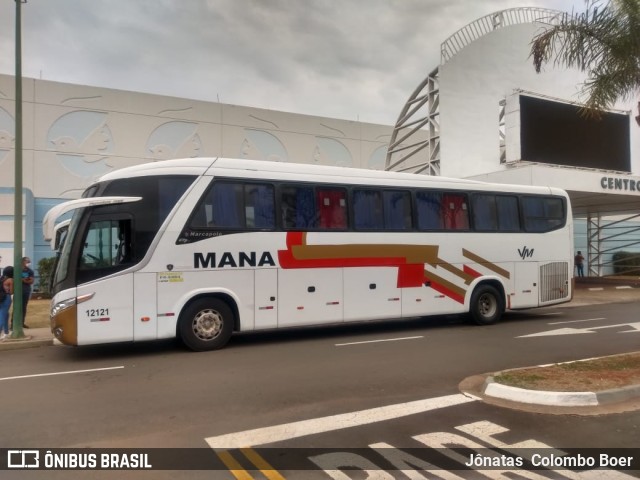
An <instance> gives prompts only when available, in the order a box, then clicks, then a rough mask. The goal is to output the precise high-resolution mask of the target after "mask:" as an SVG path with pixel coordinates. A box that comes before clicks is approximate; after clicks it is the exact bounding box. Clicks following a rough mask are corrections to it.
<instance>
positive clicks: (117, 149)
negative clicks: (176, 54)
mask: <svg viewBox="0 0 640 480" xmlns="http://www.w3.org/2000/svg"><path fill="white" fill-rule="evenodd" d="M14 112H15V79H14V77H13V76H9V75H0V200H1V205H0V255H2V257H3V258H4V261H3V263H4V265H7V264H8V262H7V260H8V259H10V258H12V257H13V253H12V251H13V185H14V165H15V161H14V139H15V122H14V118H13V117H14ZM390 136H391V127H390V126H387V125H375V124H367V123H361V122H354V121H348V120H339V119H332V118H323V117H314V116H309V115H299V114H292V113H286V112H279V111H273V110H264V109H257V108H251V107H244V106H238V105H226V104H221V103H211V102H202V101H197V100H190V99H185V98H174V97H164V96H158V95H149V94H144V93H138V92H127V91H120V90H111V89H104V88H95V87H88V86H82V85H72V84H63V83H56V82H50V81H44V80H36V79H24V81H23V147H24V148H23V185H24V189H25V191H26V192H27V196H26V197H25V217H24V219H25V234H24V238H25V245H24V251H25V253H26V254H27V255H29V256H32V257H33V260H34V262H35V263H36V265H37V261H38V260H39V259H40V258H43V257H46V256H51V251H50V249H49V246H48V245H47V244H45V243H44V241H43V240H42V232H41V230H40V227H41V221H42V217H43V216H44V213H46V211H47V210H48V208H50V207H51V206H53V205H55V204H56V203H59V202H60V201H62V199H71V198H78V197H79V196H80V195H81V193H82V191H83V190H84V189H85V188H86V187H87V186H88V185H89V184H90V183H92V182H93V181H95V180H96V179H97V178H99V177H100V176H101V175H103V174H105V173H107V172H109V171H111V170H114V169H118V168H122V167H126V166H130V165H137V164H140V163H145V162H153V161H158V160H165V159H171V158H185V157H204V156H212V157H213V156H226V157H234V158H249V159H254V160H274V161H282V162H295V163H308V164H322V165H341V166H345V167H359V168H373V169H383V168H384V160H385V155H386V148H387V144H388V142H389V138H390Z"/></svg>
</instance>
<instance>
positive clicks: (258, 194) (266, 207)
mask: <svg viewBox="0 0 640 480" xmlns="http://www.w3.org/2000/svg"><path fill="white" fill-rule="evenodd" d="M244 205H245V207H244V210H245V218H246V220H247V224H246V225H247V227H249V228H264V229H272V228H274V227H275V208H274V196H273V185H269V184H267V185H263V184H247V185H245V186H244Z"/></svg>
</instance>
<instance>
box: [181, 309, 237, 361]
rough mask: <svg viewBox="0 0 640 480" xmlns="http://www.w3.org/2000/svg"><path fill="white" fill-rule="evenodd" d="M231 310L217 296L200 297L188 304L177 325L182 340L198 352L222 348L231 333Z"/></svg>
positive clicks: (232, 320) (232, 321)
mask: <svg viewBox="0 0 640 480" xmlns="http://www.w3.org/2000/svg"><path fill="white" fill-rule="evenodd" d="M233 323H234V319H233V312H232V311H231V309H230V308H229V305H227V304H226V303H225V302H224V301H222V300H220V299H218V298H201V299H198V300H196V301H195V302H193V303H192V304H190V305H188V306H187V308H186V309H185V310H184V311H183V312H182V314H181V315H180V323H179V326H178V329H179V333H180V338H181V340H182V342H183V343H184V344H185V345H186V346H187V347H188V348H190V349H191V350H195V351H198V352H201V351H205V350H216V349H218V348H222V347H224V346H225V344H226V343H227V342H228V341H229V338H230V337H231V334H232V333H233Z"/></svg>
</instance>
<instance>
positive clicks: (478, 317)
mask: <svg viewBox="0 0 640 480" xmlns="http://www.w3.org/2000/svg"><path fill="white" fill-rule="evenodd" d="M469 313H470V314H471V318H472V319H473V321H474V322H475V323H477V324H478V325H492V324H494V323H496V322H498V321H499V320H500V318H501V317H502V314H503V313H504V300H503V298H502V295H500V292H499V291H498V290H497V289H496V288H495V287H493V286H491V285H486V284H485V285H479V286H478V287H477V288H476V289H475V290H474V291H473V295H472V296H471V306H470V308H469Z"/></svg>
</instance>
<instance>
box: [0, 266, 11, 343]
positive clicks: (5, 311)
mask: <svg viewBox="0 0 640 480" xmlns="http://www.w3.org/2000/svg"><path fill="white" fill-rule="evenodd" d="M0 290H1V292H0V297H4V298H2V299H1V300H0V340H4V339H5V338H6V337H7V335H9V308H10V307H11V295H13V267H11V266H7V267H5V268H4V270H3V271H2V276H1V277H0Z"/></svg>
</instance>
